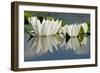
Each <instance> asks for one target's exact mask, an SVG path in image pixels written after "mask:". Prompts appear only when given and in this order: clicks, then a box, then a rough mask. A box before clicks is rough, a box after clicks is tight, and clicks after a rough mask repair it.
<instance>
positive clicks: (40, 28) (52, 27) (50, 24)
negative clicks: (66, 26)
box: [28, 16, 62, 36]
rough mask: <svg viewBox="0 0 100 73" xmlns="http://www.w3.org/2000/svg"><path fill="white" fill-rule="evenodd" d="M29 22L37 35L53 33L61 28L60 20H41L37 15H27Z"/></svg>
mask: <svg viewBox="0 0 100 73" xmlns="http://www.w3.org/2000/svg"><path fill="white" fill-rule="evenodd" d="M28 21H29V23H30V24H31V25H32V27H33V31H34V33H35V34H36V35H38V36H49V35H55V34H56V33H57V32H58V31H59V30H60V28H61V23H62V21H61V20H58V19H57V20H54V19H51V20H50V19H48V18H43V20H42V21H41V20H40V19H39V18H38V17H35V16H34V17H29V18H28Z"/></svg>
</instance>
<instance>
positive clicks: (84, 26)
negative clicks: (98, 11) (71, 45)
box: [81, 23, 88, 33]
mask: <svg viewBox="0 0 100 73" xmlns="http://www.w3.org/2000/svg"><path fill="white" fill-rule="evenodd" d="M81 25H82V28H83V30H84V33H87V32H88V25H87V24H86V23H82V24H81Z"/></svg>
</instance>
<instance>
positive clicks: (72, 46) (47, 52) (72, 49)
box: [24, 33, 90, 62]
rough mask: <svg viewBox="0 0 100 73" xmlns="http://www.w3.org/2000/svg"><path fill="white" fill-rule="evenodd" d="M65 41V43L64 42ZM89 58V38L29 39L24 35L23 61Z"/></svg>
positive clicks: (51, 37)
mask: <svg viewBox="0 0 100 73" xmlns="http://www.w3.org/2000/svg"><path fill="white" fill-rule="evenodd" d="M66 40H67V41H66ZM87 58H90V36H84V37H83V38H81V39H80V37H73V38H69V39H68V38H66V37H62V36H60V35H57V36H48V37H31V36H30V34H28V33H25V34H24V61H26V62H27V61H44V60H46V61H47V60H65V59H66V60H67V59H87Z"/></svg>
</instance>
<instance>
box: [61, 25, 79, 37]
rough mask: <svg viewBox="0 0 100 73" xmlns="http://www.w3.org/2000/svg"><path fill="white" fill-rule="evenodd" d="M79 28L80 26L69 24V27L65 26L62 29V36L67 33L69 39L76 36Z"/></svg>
mask: <svg viewBox="0 0 100 73" xmlns="http://www.w3.org/2000/svg"><path fill="white" fill-rule="evenodd" d="M80 27H81V25H80V24H71V25H68V24H66V25H65V26H63V27H62V29H61V31H62V33H63V34H64V35H66V33H68V34H69V35H70V36H71V37H73V36H78V34H79V31H80Z"/></svg>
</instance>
